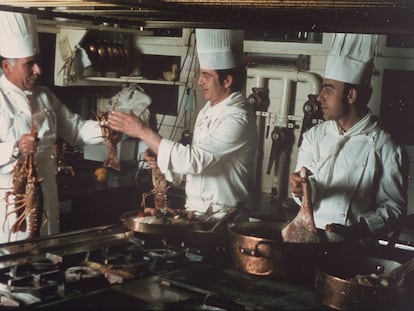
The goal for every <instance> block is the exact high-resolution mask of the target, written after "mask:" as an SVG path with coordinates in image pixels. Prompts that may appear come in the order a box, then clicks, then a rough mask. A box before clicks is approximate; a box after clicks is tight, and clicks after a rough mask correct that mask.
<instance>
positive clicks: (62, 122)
mask: <svg viewBox="0 0 414 311" xmlns="http://www.w3.org/2000/svg"><path fill="white" fill-rule="evenodd" d="M32 105H33V122H34V125H35V127H36V130H37V132H38V138H39V143H38V149H37V151H36V153H35V164H36V165H37V172H38V176H39V178H43V182H42V190H43V196H44V210H45V214H44V216H45V217H47V223H46V224H45V225H44V226H43V228H42V231H41V234H42V235H49V234H55V233H58V232H59V200H58V193H57V184H56V172H57V171H56V160H55V153H54V144H55V142H56V138H57V136H60V137H61V138H63V139H64V140H66V141H67V142H68V143H70V144H71V145H84V144H97V143H103V138H102V132H101V129H100V127H99V124H98V122H97V121H93V120H87V121H85V120H82V119H81V118H80V116H78V115H76V114H74V113H72V112H71V111H70V110H69V109H68V108H67V107H65V105H63V104H62V102H61V101H60V100H59V99H58V98H57V97H56V96H55V95H54V94H53V93H52V92H51V91H50V90H49V89H47V88H45V87H37V88H35V90H34V92H33V96H32ZM31 125H32V114H31V111H30V108H29V102H28V99H27V97H26V95H25V93H24V92H23V91H22V90H20V89H19V88H18V87H16V86H15V85H14V84H12V83H11V82H10V81H8V80H7V78H6V77H5V76H4V75H2V76H1V77H0V198H1V200H0V243H5V242H9V241H15V240H21V239H25V238H27V236H28V231H26V232H18V233H17V234H13V235H12V236H11V239H10V240H9V228H10V227H11V226H12V224H13V223H14V222H15V213H12V214H10V215H9V216H8V217H7V219H6V222H5V224H4V226H3V221H4V220H5V218H6V216H5V211H6V206H5V200H4V199H3V198H4V197H5V193H6V192H7V191H10V190H11V186H12V170H13V167H14V165H15V164H16V159H14V158H13V157H12V151H13V147H14V146H15V144H16V142H17V141H18V140H19V139H20V137H21V136H22V135H23V134H26V133H29V132H30V130H31ZM12 209H13V205H11V206H9V208H8V210H9V211H10V210H12Z"/></svg>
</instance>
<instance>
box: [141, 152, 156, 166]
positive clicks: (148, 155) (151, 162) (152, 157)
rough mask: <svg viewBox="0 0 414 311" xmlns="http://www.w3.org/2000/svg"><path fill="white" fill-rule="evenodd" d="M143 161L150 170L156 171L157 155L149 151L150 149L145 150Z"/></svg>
mask: <svg viewBox="0 0 414 311" xmlns="http://www.w3.org/2000/svg"><path fill="white" fill-rule="evenodd" d="M144 159H145V161H147V163H148V166H149V167H150V168H152V169H157V168H158V164H157V155H156V154H155V153H154V152H153V151H152V150H151V149H149V148H148V149H147V150H145V152H144Z"/></svg>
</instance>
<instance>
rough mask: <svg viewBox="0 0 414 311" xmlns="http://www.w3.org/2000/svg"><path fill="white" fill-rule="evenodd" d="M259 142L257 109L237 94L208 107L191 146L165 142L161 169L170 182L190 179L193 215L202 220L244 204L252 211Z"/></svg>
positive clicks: (200, 117) (199, 118)
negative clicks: (203, 215)
mask: <svg viewBox="0 0 414 311" xmlns="http://www.w3.org/2000/svg"><path fill="white" fill-rule="evenodd" d="M257 141H258V139H257V130H256V122H255V117H254V114H253V111H252V107H251V105H250V104H249V103H248V102H247V100H246V97H245V96H243V95H242V94H241V93H240V92H234V93H233V94H231V96H229V97H228V98H226V99H225V100H223V101H222V102H220V103H218V104H216V105H214V106H211V104H210V102H207V103H206V104H205V106H204V107H203V108H202V109H201V111H200V112H199V113H198V116H197V120H196V123H195V126H194V133H193V140H192V143H191V144H190V145H187V146H184V145H182V144H180V143H177V142H173V141H171V140H168V139H162V141H161V144H160V147H159V153H158V166H159V168H160V170H161V171H162V172H163V173H164V174H166V177H167V178H169V179H170V180H172V179H173V177H177V176H180V175H183V176H184V175H185V180H186V185H185V192H186V208H187V210H189V211H196V212H199V213H201V214H202V213H205V212H206V211H207V209H208V208H209V207H211V208H212V210H213V211H214V212H217V211H219V210H220V209H226V208H229V207H235V206H236V205H237V204H238V203H239V202H241V203H242V204H244V205H245V206H246V207H247V208H251V196H250V195H251V191H252V187H253V181H252V180H253V178H252V177H253V164H254V158H255V152H256V148H257ZM173 173H175V174H173ZM177 174H178V175H177Z"/></svg>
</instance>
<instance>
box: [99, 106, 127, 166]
mask: <svg viewBox="0 0 414 311" xmlns="http://www.w3.org/2000/svg"><path fill="white" fill-rule="evenodd" d="M108 113H109V112H101V113H100V114H99V115H98V121H99V126H100V127H101V130H102V136H103V138H104V141H105V144H106V145H107V147H108V157H107V158H106V159H105V161H104V163H103V164H102V166H103V167H111V168H113V169H114V170H116V171H120V170H121V163H120V162H119V159H118V146H117V145H118V143H119V141H120V140H121V135H122V133H121V132H117V131H114V130H112V129H111V128H110V127H109V126H108Z"/></svg>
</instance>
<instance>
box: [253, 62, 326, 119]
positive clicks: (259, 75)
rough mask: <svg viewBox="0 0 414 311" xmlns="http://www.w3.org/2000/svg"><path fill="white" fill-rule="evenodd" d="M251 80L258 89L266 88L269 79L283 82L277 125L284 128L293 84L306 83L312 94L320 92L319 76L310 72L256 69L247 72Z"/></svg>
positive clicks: (266, 68) (267, 68)
mask: <svg viewBox="0 0 414 311" xmlns="http://www.w3.org/2000/svg"><path fill="white" fill-rule="evenodd" d="M247 76H248V77H249V78H255V79H256V87H264V85H265V81H266V80H269V79H277V80H282V84H283V91H282V96H281V98H282V103H281V105H280V109H279V115H278V116H277V120H276V124H278V125H279V126H282V127H287V126H288V117H289V104H290V96H291V90H292V83H294V82H306V83H308V84H309V85H310V94H318V93H319V91H320V87H321V86H320V80H319V78H318V76H317V75H316V74H314V73H310V72H301V71H297V70H288V69H285V70H283V69H279V68H278V69H276V68H275V69H272V68H269V67H254V68H249V69H248V71H247Z"/></svg>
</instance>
